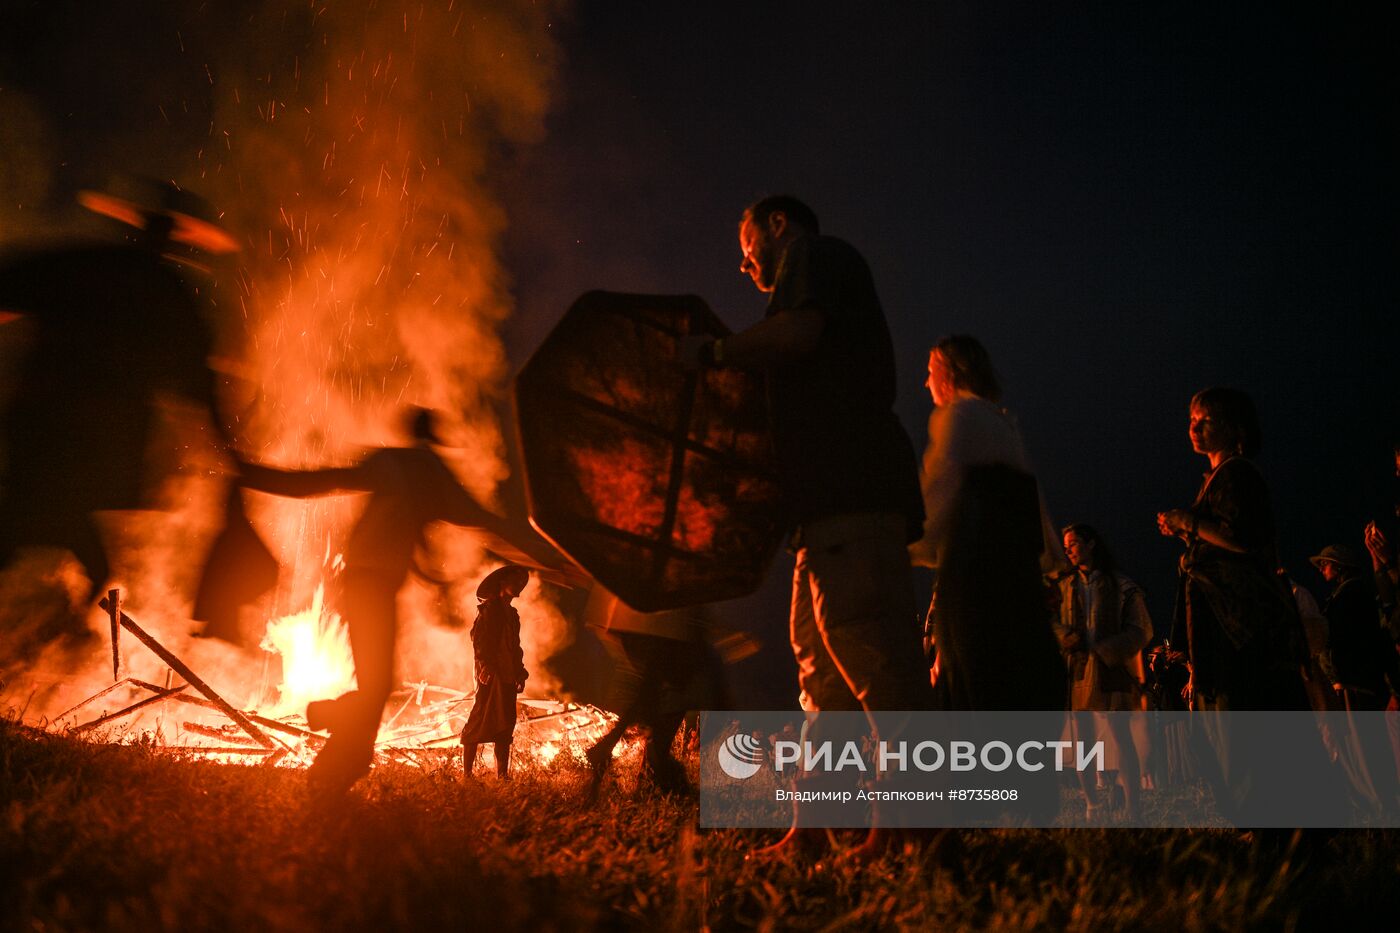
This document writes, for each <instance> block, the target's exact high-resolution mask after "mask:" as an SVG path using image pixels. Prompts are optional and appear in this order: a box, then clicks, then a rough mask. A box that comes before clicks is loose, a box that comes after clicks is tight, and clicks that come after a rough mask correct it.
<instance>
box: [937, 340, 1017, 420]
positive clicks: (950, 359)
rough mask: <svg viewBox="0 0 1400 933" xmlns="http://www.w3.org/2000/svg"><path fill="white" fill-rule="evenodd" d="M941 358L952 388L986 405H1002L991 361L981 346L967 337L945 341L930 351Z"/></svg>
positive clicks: (939, 342) (997, 381) (999, 384)
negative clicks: (949, 374)
mask: <svg viewBox="0 0 1400 933" xmlns="http://www.w3.org/2000/svg"><path fill="white" fill-rule="evenodd" d="M929 352H930V353H937V354H938V355H939V356H941V357H943V360H944V361H945V362H946V363H947V364H948V369H949V371H950V372H951V373H952V375H953V388H955V389H964V390H966V391H968V392H971V393H972V394H973V395H975V396H977V397H978V398H984V399H986V400H987V401H989V402H997V403H1000V402H1001V382H1000V381H999V380H998V379H997V371H996V370H995V369H994V368H993V367H992V357H991V355H990V354H989V353H987V348H986V347H984V346H982V342H981V341H980V340H978V339H977V338H976V337H973V336H971V335H969V334H953V335H951V336H948V337H944V338H943V339H942V340H940V341H938V343H936V344H934V345H933V348H932V349H930V350H929Z"/></svg>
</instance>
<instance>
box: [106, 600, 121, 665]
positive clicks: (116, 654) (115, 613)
mask: <svg viewBox="0 0 1400 933" xmlns="http://www.w3.org/2000/svg"><path fill="white" fill-rule="evenodd" d="M107 601H108V602H109V603H111V608H110V609H108V610H107V615H108V616H109V617H110V618H111V620H112V680H114V681H115V680H116V679H117V676H118V668H120V667H121V660H122V656H121V649H120V648H119V647H118V644H119V642H118V639H119V637H120V635H121V626H120V625H119V624H118V622H117V620H118V619H119V618H120V617H121V614H122V609H121V606H122V591H121V590H108V591H107Z"/></svg>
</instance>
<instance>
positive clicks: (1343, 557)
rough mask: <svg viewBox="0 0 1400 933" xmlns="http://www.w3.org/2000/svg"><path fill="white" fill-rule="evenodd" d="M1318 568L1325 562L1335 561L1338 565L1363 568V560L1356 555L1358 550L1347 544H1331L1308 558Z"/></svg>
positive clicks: (1356, 568)
mask: <svg viewBox="0 0 1400 933" xmlns="http://www.w3.org/2000/svg"><path fill="white" fill-rule="evenodd" d="M1308 562H1309V563H1311V564H1312V565H1313V566H1314V567H1316V568H1317V569H1318V570H1321V569H1322V565H1323V564H1324V563H1329V562H1330V563H1333V564H1336V565H1337V566H1338V567H1347V568H1350V569H1353V570H1359V569H1361V568H1362V564H1361V560H1360V559H1359V558H1358V557H1357V556H1356V552H1355V551H1353V550H1352V549H1351V548H1349V547H1347V546H1346V545H1345V544H1329V545H1327V546H1326V547H1325V548H1323V549H1322V551H1321V553H1318V554H1314V555H1313V556H1312V557H1309V558H1308Z"/></svg>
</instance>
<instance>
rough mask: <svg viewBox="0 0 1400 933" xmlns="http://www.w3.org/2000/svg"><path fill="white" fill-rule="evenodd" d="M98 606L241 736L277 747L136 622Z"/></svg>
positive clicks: (110, 606)
mask: <svg viewBox="0 0 1400 933" xmlns="http://www.w3.org/2000/svg"><path fill="white" fill-rule="evenodd" d="M99 605H100V606H101V607H102V608H103V609H105V610H107V611H108V612H110V613H111V614H112V617H113V618H114V619H117V620H118V621H119V622H120V623H121V627H122V628H124V629H126V630H127V631H128V632H130V633H131V634H133V635H135V636H136V640H137V641H139V642H141V644H143V645H145V646H146V647H147V648H150V649H151V651H152V652H153V653H154V654H155V656H156V657H158V658H160V659H161V660H162V661H164V662H165V663H166V664H168V665H169V666H170V668H171V669H172V670H174V671H175V673H177V674H179V675H180V676H181V677H183V678H185V681H186V682H187V683H188V684H189V685H190V686H192V687H194V688H195V689H196V690H198V691H199V692H200V693H202V694H204V695H205V696H206V697H208V698H209V700H210V702H212V703H213V704H214V705H215V706H217V707H218V708H219V710H220V711H221V712H222V713H223V714H224V715H225V716H227V717H228V718H229V719H232V720H233V721H234V722H236V723H238V725H239V726H240V727H241V728H242V729H243V731H244V732H246V733H248V734H249V735H250V736H252V737H253V740H254V741H255V742H257V743H258V744H259V745H261V746H262V747H263V748H266V749H275V748H277V743H275V742H273V741H272V739H270V738H268V737H267V735H265V734H264V733H263V731H262V730H261V729H259V728H258V727H257V726H255V725H253V723H252V721H251V720H250V719H249V718H248V717H247V716H245V715H244V714H243V713H242V712H240V711H239V710H237V709H235V708H234V707H233V705H232V704H230V703H229V702H228V701H227V700H225V699H224V698H223V697H221V696H219V694H218V693H217V692H216V691H215V690H214V688H213V687H211V686H209V685H208V684H207V683H205V682H204V681H203V680H202V679H201V678H200V677H199V675H198V674H196V673H195V672H194V671H192V670H190V668H189V666H188V665H187V664H185V662H184V661H181V660H180V659H179V658H177V657H176V656H175V655H174V654H173V653H172V652H171V651H170V650H169V649H168V648H166V647H165V646H164V645H162V644H161V643H160V642H158V641H156V640H155V638H153V637H152V636H151V634H150V633H149V632H147V631H146V630H145V629H143V628H142V627H141V626H139V625H137V624H136V621H135V620H134V619H132V618H131V616H129V615H127V614H126V613H125V612H122V611H121V608H120V606H118V605H117V604H116V602H114V601H112V600H108V599H104V600H102V602H101V603H99Z"/></svg>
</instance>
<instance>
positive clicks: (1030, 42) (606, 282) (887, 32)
mask: <svg viewBox="0 0 1400 933" xmlns="http://www.w3.org/2000/svg"><path fill="white" fill-rule="evenodd" d="M476 5H477V6H480V4H476ZM53 6H55V7H65V6H71V5H66V4H55V5H53ZM468 6H469V7H470V6H472V4H468ZM867 6H871V7H873V11H871V10H864V9H857V5H855V4H845V3H843V4H821V3H774V4H760V3H754V4H731V3H701V4H685V5H672V4H655V3H641V2H601V0H600V2H585V3H580V4H578V5H576V6H575V7H574V8H573V9H572V10H569V11H565V12H563V13H562V14H561V15H559V16H557V17H554V18H553V22H552V23H551V25H550V33H551V34H552V35H553V36H554V41H555V42H556V43H557V45H556V47H555V54H557V55H558V60H557V70H556V72H555V78H554V82H555V86H554V89H553V92H552V94H553V96H552V101H551V106H550V109H549V112H548V114H547V115H546V116H545V118H544V134H543V136H542V137H539V138H538V139H537V140H536V141H534V142H522V141H521V140H519V139H515V140H513V141H512V142H511V143H510V144H509V145H507V146H505V147H504V149H503V151H502V153H501V154H500V155H499V157H498V158H497V159H496V160H495V161H494V162H493V163H492V167H491V170H490V171H491V174H490V176H489V177H488V179H487V181H488V183H489V185H490V187H491V188H492V189H493V190H494V191H495V192H496V194H497V196H498V197H499V198H500V199H501V200H502V202H503V204H504V208H505V212H506V217H507V218H508V226H507V228H506V230H505V233H504V252H503V258H504V264H505V269H506V271H507V272H508V274H509V276H510V279H511V281H512V285H511V290H512V293H513V295H514V298H515V302H516V306H517V310H516V313H515V315H514V316H513V317H512V318H510V319H509V320H508V321H506V323H505V324H504V325H503V334H504V337H505V341H506V347H507V350H508V355H509V360H510V364H511V366H512V367H513V368H518V367H519V366H520V365H521V364H522V363H523V362H524V360H525V359H526V358H527V357H528V355H529V353H530V352H531V350H532V349H533V348H534V347H535V346H536V345H538V343H539V342H540V340H541V339H542V338H543V337H544V335H545V334H546V333H547V332H548V331H549V329H550V328H551V327H552V326H553V324H554V323H555V322H556V321H557V320H558V319H559V317H560V316H562V314H563V313H564V311H565V310H566V309H567V307H568V305H569V304H570V303H571V302H572V300H573V299H574V298H575V297H577V296H578V295H579V294H581V293H582V292H584V291H587V290H589V289H593V288H607V289H612V290H621V291H640V292H659V293H681V292H686V293H695V294H698V295H701V296H702V297H704V298H705V299H706V300H707V301H708V302H709V303H710V305H711V306H712V307H713V308H714V309H715V310H716V311H717V312H718V313H719V315H720V316H721V317H722V318H723V319H724V320H725V321H727V322H728V323H729V324H730V326H732V327H734V328H735V329H741V328H742V327H744V326H746V325H747V324H748V323H751V322H753V321H755V320H757V319H758V318H759V317H760V316H761V315H762V312H763V298H762V296H760V295H759V294H758V293H757V292H756V291H754V289H753V288H752V285H751V284H750V283H749V282H748V280H747V278H746V277H743V276H741V275H739V273H738V263H739V251H738V247H737V245H736V239H735V232H736V223H737V219H738V216H739V213H740V211H741V210H742V208H743V207H744V206H745V205H746V204H747V203H749V202H750V201H752V200H754V199H755V198H757V197H759V196H762V195H764V194H769V193H778V192H785V193H792V194H796V195H798V196H799V197H802V198H803V199H804V200H806V201H808V202H809V203H810V204H811V205H812V206H813V207H814V208H815V209H816V211H817V212H818V214H819V215H820V217H821V219H822V225H823V230H824V232H827V233H830V234H832V235H835V236H839V237H842V238H844V239H847V240H849V241H850V242H851V243H852V244H854V245H855V246H856V247H857V248H858V249H859V250H860V251H861V252H862V253H863V254H864V256H865V257H866V259H867V260H868V261H869V263H870V265H871V267H872V269H873V271H874V274H875V280H876V283H877V286H878V288H879V290H880V295H881V298H882V300H883V302H884V305H885V310H886V314H887V316H888V318H889V322H890V326H891V330H892V333H893V336H894V341H895V346H896V350H897V354H898V363H899V378H900V386H901V391H900V397H899V402H898V412H899V415H900V416H901V418H902V419H903V421H904V423H905V425H906V426H907V428H908V430H909V432H910V435H911V437H912V438H913V440H914V444H915V447H916V449H922V447H923V444H924V441H925V423H926V419H927V415H928V411H929V405H930V402H929V399H928V396H927V393H926V391H925V390H924V389H923V386H922V383H923V378H924V371H925V362H926V354H927V349H928V347H929V345H930V344H931V343H932V342H934V341H935V340H936V339H938V338H939V337H940V336H942V335H945V334H949V333H957V332H966V333H972V334H974V335H976V336H978V337H979V338H980V339H981V340H982V341H983V342H984V343H985V344H986V345H987V346H988V348H989V350H990V351H991V354H992V357H993V359H994V361H995V362H996V364H997V367H998V369H999V370H1000V372H1001V375H1002V377H1003V381H1004V384H1005V387H1006V390H1007V394H1006V403H1007V405H1008V407H1009V408H1011V410H1012V411H1014V412H1015V413H1016V415H1017V416H1018V418H1019V420H1020V423H1021V426H1022V428H1023V431H1024V433H1025V436H1026V440H1027V445H1028V447H1029V450H1030V453H1031V456H1032V458H1033V460H1034V462H1035V464H1036V467H1037V472H1038V474H1039V476H1040V479H1041V482H1042V485H1043V487H1044V491H1045V494H1046V498H1047V500H1048V503H1049V506H1050V510H1051V513H1052V516H1053V518H1054V519H1055V520H1056V522H1057V523H1065V522H1069V521H1087V522H1089V523H1091V524H1094V525H1096V526H1098V527H1099V528H1100V530H1101V531H1102V532H1103V533H1104V535H1105V536H1106V538H1107V540H1108V542H1109V543H1110V544H1111V545H1112V547H1113V548H1114V550H1115V551H1116V552H1117V554H1118V557H1119V562H1120V564H1121V565H1122V567H1123V569H1124V570H1125V572H1127V573H1128V574H1129V575H1131V576H1133V577H1135V578H1136V579H1137V580H1138V581H1139V582H1141V583H1143V584H1144V586H1145V587H1146V588H1147V589H1148V593H1149V605H1150V607H1151V609H1152V611H1153V615H1154V620H1155V621H1156V622H1157V623H1158V624H1159V628H1161V629H1165V628H1166V627H1167V625H1168V623H1169V619H1170V613H1171V606H1172V601H1173V592H1174V580H1175V559H1176V556H1177V554H1178V552H1179V546H1178V545H1177V544H1176V543H1175V542H1173V541H1170V540H1167V539H1163V538H1161V537H1159V536H1158V534H1157V532H1156V528H1155V523H1154V515H1155V513H1156V512H1157V511H1159V510H1161V509H1165V508H1171V507H1177V506H1184V505H1186V504H1188V503H1189V502H1190V500H1191V498H1192V497H1193V495H1194V493H1195V490H1196V487H1197V485H1198V484H1199V480H1200V474H1201V472H1202V470H1203V469H1204V468H1205V461H1204V459H1203V458H1200V457H1197V456H1196V455H1194V454H1193V453H1192V452H1191V449H1190V444H1189V442H1188V440H1187V437H1186V404H1187V402H1188V400H1189V398H1190V396H1191V395H1192V393H1193V392H1195V391H1196V390H1198V389H1200V388H1203V387H1205V386H1208V385H1212V384H1228V385H1234V386H1237V387H1240V388H1243V389H1246V390H1247V391H1249V392H1251V393H1252V394H1253V395H1254V397H1255V399H1256V402H1257V403H1258V405H1259V407H1260V409H1261V414H1262V418H1263V423H1264V434H1265V445H1264V451H1263V453H1262V454H1261V456H1260V458H1259V462H1260V464H1261V466H1262V468H1263V470H1264V472H1265V474H1266V476H1267V477H1268V479H1269V481H1270V484H1271V486H1272V489H1273V493H1274V496H1275V511H1276V514H1277V517H1278V521H1279V526H1280V531H1281V546H1282V552H1283V556H1284V559H1285V561H1286V563H1287V564H1288V566H1289V567H1290V568H1291V569H1292V570H1293V571H1294V572H1295V573H1297V574H1298V575H1299V576H1300V579H1302V581H1303V582H1305V583H1307V584H1309V585H1310V586H1312V587H1313V589H1314V590H1315V591H1317V592H1319V593H1320V591H1321V587H1320V580H1319V579H1318V578H1317V577H1316V575H1315V574H1314V573H1313V572H1312V571H1311V569H1310V568H1308V566H1307V564H1306V561H1305V558H1306V556H1307V555H1308V554H1311V553H1316V552H1317V550H1319V549H1320V548H1321V547H1322V546H1323V545H1325V544H1328V543H1335V542H1344V543H1347V544H1350V545H1352V546H1353V547H1355V548H1357V549H1358V550H1360V549H1361V535H1360V533H1361V528H1362V526H1363V524H1364V523H1365V522H1366V521H1367V520H1368V519H1371V518H1374V517H1379V516H1383V515H1387V514H1388V513H1389V512H1390V509H1391V503H1392V502H1393V501H1394V500H1395V498H1396V489H1395V486H1394V483H1393V481H1392V478H1391V472H1392V466H1393V464H1392V461H1391V459H1390V452H1389V443H1390V440H1391V439H1392V436H1393V435H1394V432H1395V431H1396V430H1397V428H1400V406H1397V395H1398V394H1400V393H1397V379H1396V377H1395V361H1396V348H1397V346H1400V324H1397V323H1396V316H1395V314H1394V309H1395V296H1396V294H1397V291H1396V287H1395V286H1396V273H1395V268H1396V261H1395V259H1396V246H1397V239H1396V226H1395V217H1396V211H1395V207H1396V198H1395V194H1396V191H1395V189H1396V180H1395V179H1396V174H1395V167H1396V165H1397V164H1400V162H1397V158H1396V157H1397V151H1396V150H1397V146H1396V122H1395V116H1394V115H1395V112H1396V110H1395V101H1396V99H1397V94H1396V91H1397V87H1396V84H1397V81H1396V71H1395V68H1394V65H1393V35H1394V32H1393V28H1392V27H1393V23H1390V22H1383V21H1380V20H1373V19H1371V18H1368V17H1367V16H1366V15H1363V14H1361V13H1358V12H1346V11H1341V12H1339V11H1338V10H1337V9H1335V8H1334V7H1331V6H1323V5H1321V4H1317V5H1311V6H1306V7H1304V6H1297V7H1294V6H1292V5H1290V6H1289V8H1288V10H1286V11H1283V10H1280V9H1278V8H1277V5H1258V6H1253V5H1245V4H1207V5H1201V6H1191V5H1184V4H1180V3H1167V4H1154V5H1139V4H1119V3H1105V4H1094V5H1064V4H1033V3H1016V4H1007V3H985V2H982V3H956V4H955V3H943V2H928V3H907V4H904V3H900V4H873V5H867ZM121 7H122V9H123V10H124V11H128V10H136V9H138V8H141V9H142V10H145V11H146V12H147V13H148V15H144V16H136V15H130V14H129V13H116V12H107V13H104V14H101V15H102V16H103V17H104V19H103V20H101V21H95V20H93V19H92V17H91V16H90V15H87V16H85V18H84V19H83V26H82V28H80V29H72V28H71V26H72V20H71V19H70V20H65V19H63V17H61V16H60V15H59V14H58V13H52V12H36V11H38V10H40V9H43V7H41V6H38V5H33V6H31V5H29V4H24V3H20V4H15V5H13V6H12V8H11V11H10V12H9V13H7V14H6V16H7V17H8V19H7V20H4V21H0V35H4V36H5V38H3V39H0V49H3V51H0V84H3V85H6V86H8V87H9V88H11V89H13V88H16V87H17V88H19V89H21V90H23V91H24V92H25V93H26V94H28V95H29V98H30V99H31V100H33V101H37V102H38V104H37V106H40V107H42V108H45V110H46V111H47V113H48V115H49V118H50V119H49V121H48V124H47V125H48V126H49V128H50V129H49V132H51V133H52V134H54V135H56V136H57V137H58V139H59V141H58V142H57V143H55V144H54V146H53V148H54V150H55V151H59V152H62V153H63V156H64V158H65V159H66V160H67V162H68V164H67V165H66V166H65V167H64V169H63V170H62V172H61V173H60V182H59V183H58V184H56V185H55V188H54V190H55V191H60V192H61V190H62V188H63V185H64V184H69V183H71V184H72V185H76V184H78V183H79V182H80V181H83V180H84V179H83V178H82V174H83V173H82V171H81V169H82V163H83V160H84V158H93V155H92V153H93V152H94V150H98V149H100V148H101V146H100V143H101V142H102V140H103V139H105V138H109V137H113V136H115V135H117V129H118V128H119V129H120V135H121V137H122V138H123V139H126V138H129V137H130V135H131V133H132V131H133V130H139V129H140V126H141V122H142V121H146V120H150V121H152V132H158V131H160V130H159V127H158V126H157V125H156V123H157V121H158V119H159V118H158V117H153V116H152V114H153V113H154V111H153V110H152V108H150V107H140V108H138V107H133V106H128V100H129V97H124V96H123V95H139V94H157V93H158V91H151V90H150V88H147V87H133V86H132V82H122V81H111V80H104V81H97V80H94V76H93V75H92V74H91V73H90V72H83V71H82V69H77V70H76V71H75V70H74V69H72V68H67V69H65V68H63V67H62V65H63V64H64V63H65V62H66V63H76V62H81V61H83V60H85V59H86V58H88V57H90V56H91V55H94V54H97V53H94V52H93V51H92V48H93V45H92V44H93V43H94V42H99V41H105V42H108V43H111V44H112V45H113V46H114V47H116V48H125V49H127V54H126V55H125V56H124V59H123V60H127V59H129V58H131V57H133V56H138V57H144V58H145V59H146V60H147V61H148V62H149V61H160V60H161V57H160V52H161V50H162V49H163V48H165V45H166V44H168V36H169V31H162V24H168V23H177V22H183V23H185V24H186V36H188V35H189V34H190V28H189V23H190V22H192V21H197V20H198V19H199V18H200V17H202V16H205V15H206V14H204V13H201V12H200V11H199V8H197V7H180V6H177V5H175V4H169V3H154V2H151V3H136V4H122V5H121ZM146 8H149V9H148V10H147V9H146ZM207 15H208V16H212V15H213V14H212V13H210V14H207ZM118 16H123V17H129V18H124V19H122V20H121V21H117V18H118ZM5 27H9V28H8V29H7V28H5ZM36 30H37V32H36ZM55 30H56V31H55ZM195 31H196V32H197V31H198V30H195ZM40 34H42V35H43V38H42V40H40V38H39V35H40ZM122 37H130V38H122ZM36 46H38V47H40V48H41V50H42V51H43V54H40V52H36V51H35V47H36ZM133 50H134V51H133ZM104 54H115V53H111V52H108V53H104ZM180 62H181V64H179V66H178V67H179V69H183V71H184V72H188V74H187V75H185V77H183V78H181V79H180V80H182V81H184V80H194V79H195V78H202V73H201V70H200V69H199V68H198V67H197V63H191V62H190V61H189V60H188V59H187V58H182V59H180ZM145 67H147V68H150V67H154V66H152V65H149V64H148V65H146V66H145ZM172 67H174V66H172ZM157 83H158V82H157ZM0 93H2V92H0ZM3 113H4V112H2V111H0V115H2V114H3ZM1387 114H1389V116H1387ZM0 132H8V133H9V134H10V136H11V137H12V136H13V133H14V132H15V131H14V130H13V129H12V130H10V131H0ZM11 171H12V172H13V171H15V170H14V169H13V167H12V169H11ZM49 197H50V199H51V200H53V199H56V198H57V197H58V194H57V193H51V194H50V195H49ZM5 217H6V222H7V223H8V224H11V227H10V228H9V229H7V230H5V237H4V238H5V239H9V240H12V239H14V238H15V237H16V229H15V228H14V227H13V224H14V223H15V220H14V218H15V217H16V214H15V213H14V212H13V211H11V212H10V213H8V214H6V215H5ZM790 569H791V563H790V560H789V559H788V558H786V557H785V556H782V555H780V556H779V558H778V560H777V561H776V563H775V567H774V570H773V573H772V582H771V584H770V586H769V587H768V588H766V589H765V591H764V592H762V593H760V594H759V595H758V596H756V597H754V598H753V599H750V600H746V601H743V602H741V603H739V604H734V605H731V606H728V607H725V609H724V614H725V616H726V617H727V618H729V619H730V621H732V622H736V623H741V624H745V625H747V626H749V627H751V628H754V629H756V630H758V631H760V632H761V633H763V635H764V637H765V638H766V639H767V640H768V642H769V644H770V646H771V648H772V649H773V650H772V651H771V653H770V654H769V655H768V657H769V659H770V660H771V662H772V663H773V664H776V665H778V667H777V670H778V671H779V672H780V673H778V674H775V675H773V676H765V677H763V678H761V679H762V681H763V683H760V684H755V683H753V682H752V681H753V680H754V678H753V677H750V676H747V675H745V676H743V677H741V678H740V689H739V697H738V698H739V700H740V701H741V702H744V703H748V704H758V703H768V704H771V705H778V706H783V705H788V704H790V703H791V701H792V699H793V694H795V692H796V687H795V680H792V679H789V678H788V676H787V674H786V671H787V670H790V665H791V660H790V656H788V655H787V654H786V648H785V644H784V641H785V635H784V630H785V598H786V589H787V585H788V584H787V577H788V574H789V573H790ZM784 664H786V665H788V667H782V665H784ZM759 670H761V669H760V668H756V667H751V668H750V669H749V673H754V672H757V671H759Z"/></svg>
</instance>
